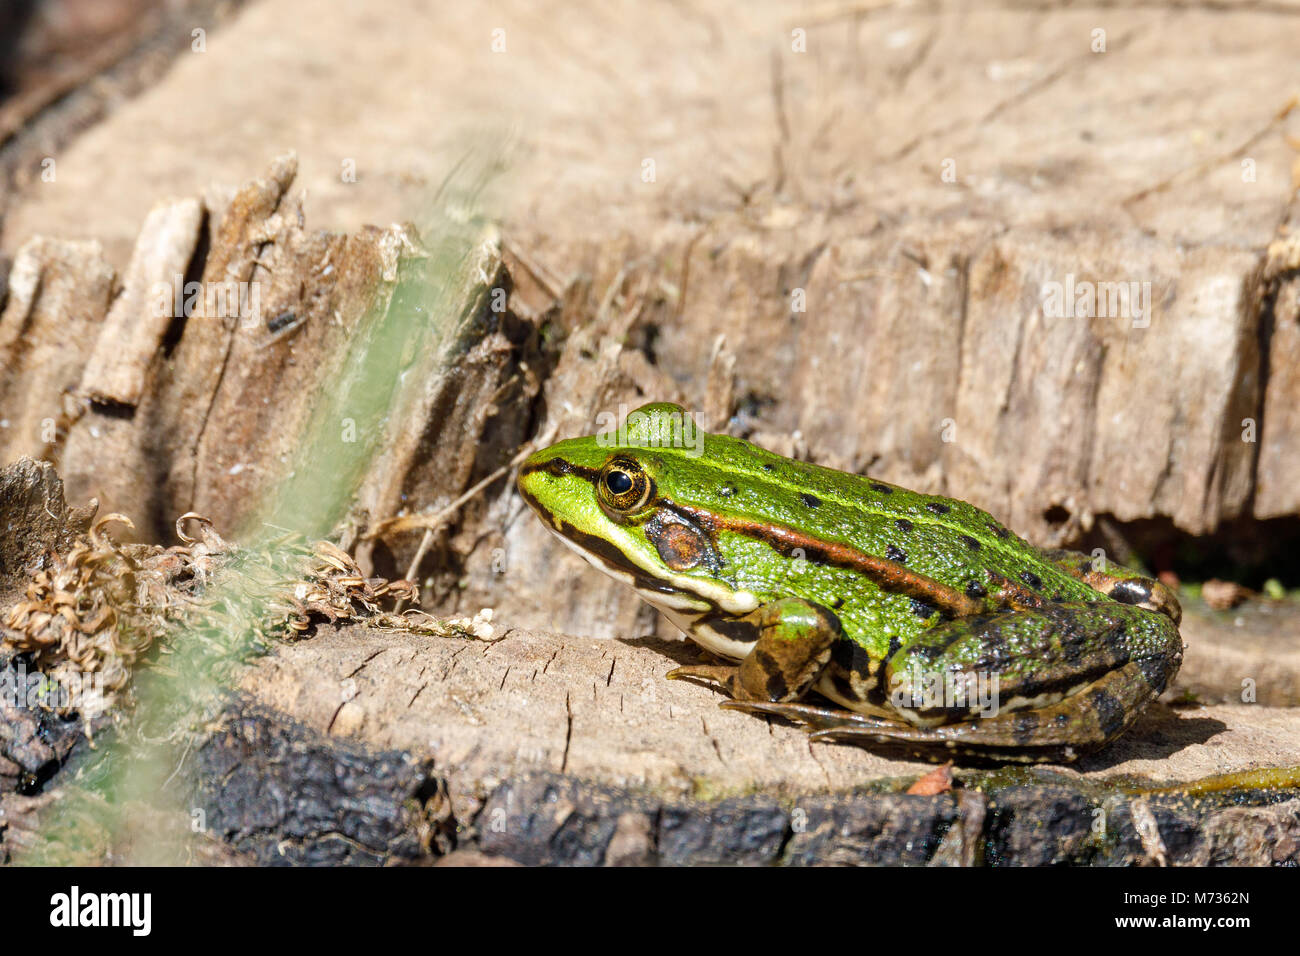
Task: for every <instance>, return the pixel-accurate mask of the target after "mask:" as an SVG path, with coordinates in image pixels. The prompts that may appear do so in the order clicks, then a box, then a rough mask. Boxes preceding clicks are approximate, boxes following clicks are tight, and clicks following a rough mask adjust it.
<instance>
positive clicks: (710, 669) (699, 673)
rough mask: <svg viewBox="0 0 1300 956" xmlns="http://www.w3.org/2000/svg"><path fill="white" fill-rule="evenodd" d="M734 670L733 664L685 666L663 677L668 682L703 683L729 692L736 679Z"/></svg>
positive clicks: (676, 668)
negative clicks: (692, 681)
mask: <svg viewBox="0 0 1300 956" xmlns="http://www.w3.org/2000/svg"><path fill="white" fill-rule="evenodd" d="M736 670H737V668H736V665H734V664H687V665H685V666H684V667H675V668H673V669H672V670H670V671H669V672H668V673H667V674H665V675H664V676H665V677H666V678H667V679H668V680H698V681H704V682H705V683H707V684H709V685H711V686H714V687H720V688H722V689H723V690H729V689H730V688H731V686H732V681H734V680H735V678H736Z"/></svg>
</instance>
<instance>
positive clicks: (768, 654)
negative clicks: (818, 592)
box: [668, 597, 842, 702]
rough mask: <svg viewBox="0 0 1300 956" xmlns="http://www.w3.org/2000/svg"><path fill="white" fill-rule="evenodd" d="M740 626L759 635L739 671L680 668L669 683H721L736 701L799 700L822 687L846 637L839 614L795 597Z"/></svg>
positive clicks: (745, 619) (754, 614)
mask: <svg viewBox="0 0 1300 956" xmlns="http://www.w3.org/2000/svg"><path fill="white" fill-rule="evenodd" d="M738 622H739V624H740V625H741V626H742V627H745V626H748V627H750V628H753V629H754V630H755V631H756V633H757V635H758V637H757V640H755V641H754V647H753V650H751V651H750V652H749V654H748V655H747V656H746V657H745V658H744V659H743V660H742V661H741V662H740V663H739V664H738V665H719V664H699V665H694V666H688V667H678V668H677V669H676V670H673V671H672V672H670V673H669V674H668V677H669V678H670V679H677V678H682V677H695V678H701V679H703V680H709V681H716V682H717V683H719V684H721V685H722V687H723V689H724V690H726V691H727V693H728V694H730V695H731V696H732V697H733V698H734V699H735V700H757V701H777V702H781V701H792V700H798V699H799V698H801V697H803V695H804V694H806V693H807V692H808V691H809V690H810V689H811V688H812V686H813V684H815V683H816V682H817V678H818V677H820V676H821V673H822V671H823V670H824V669H825V667H826V665H827V664H828V663H829V662H830V659H831V649H832V648H833V647H834V645H835V642H836V641H838V640H839V639H840V636H841V634H842V631H841V629H840V621H839V618H837V617H836V616H835V615H834V614H833V613H831V612H830V611H828V610H827V609H826V608H824V607H822V606H821V605H820V604H815V603H813V602H812V601H806V600H804V599H803V598H795V597H789V598H781V599H780V600H778V601H771V602H769V603H767V604H764V605H762V606H761V607H759V608H758V609H757V610H755V611H753V612H751V613H749V614H747V615H745V616H744V617H741V618H739V619H738Z"/></svg>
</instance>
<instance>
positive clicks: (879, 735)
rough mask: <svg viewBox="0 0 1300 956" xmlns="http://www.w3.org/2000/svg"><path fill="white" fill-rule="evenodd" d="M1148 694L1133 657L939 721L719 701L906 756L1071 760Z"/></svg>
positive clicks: (1115, 731)
mask: <svg viewBox="0 0 1300 956" xmlns="http://www.w3.org/2000/svg"><path fill="white" fill-rule="evenodd" d="M1151 696H1152V694H1151V691H1150V688H1149V686H1148V685H1147V684H1146V681H1145V678H1144V676H1143V674H1142V668H1141V666H1140V665H1139V664H1138V663H1136V662H1130V663H1128V664H1126V665H1124V666H1123V667H1122V668H1120V669H1119V670H1116V671H1112V672H1110V673H1108V674H1105V675H1103V676H1102V677H1100V678H1098V679H1097V680H1095V681H1093V682H1092V683H1091V684H1089V685H1088V686H1087V687H1085V688H1083V689H1082V690H1081V691H1079V692H1077V693H1075V694H1072V695H1070V696H1069V697H1066V698H1064V699H1063V700H1061V701H1058V702H1057V703H1055V704H1052V705H1050V706H1047V707H1042V708H1037V709H1031V710H1018V711H1007V712H1005V713H1002V714H999V715H998V716H997V717H988V718H978V717H977V718H974V719H972V720H965V721H959V722H956V723H951V724H941V725H939V726H935V727H916V726H913V725H911V724H906V723H901V722H898V721H891V720H885V719H883V718H879V717H868V716H865V715H863V714H857V713H854V712H852V711H848V710H840V709H836V708H830V707H813V706H809V705H804V704H777V703H766V702H762V701H724V702H723V703H722V705H721V706H722V707H725V708H726V709H728V710H741V711H745V712H747V713H752V714H768V715H772V716H776V717H784V718H786V719H787V720H791V721H794V722H795V723H797V724H800V725H802V726H803V727H804V729H805V730H807V731H808V735H809V737H811V738H812V739H813V740H824V741H830V742H839V743H851V744H859V745H862V746H867V747H871V748H872V749H878V750H880V751H882V752H887V753H896V754H898V755H899V756H903V757H912V758H921V759H924V760H934V761H943V760H951V759H953V758H959V759H961V760H963V761H966V762H970V763H1042V762H1052V763H1070V762H1072V761H1074V760H1076V759H1078V757H1080V756H1081V755H1083V754H1084V753H1088V752H1090V751H1092V750H1096V749H1097V748H1099V747H1102V746H1104V745H1105V744H1107V743H1108V742H1110V741H1111V740H1113V739H1114V738H1115V737H1117V736H1119V735H1120V734H1121V733H1123V732H1124V730H1125V729H1127V728H1128V726H1129V725H1130V723H1132V720H1133V719H1134V718H1135V717H1136V716H1137V715H1138V714H1139V713H1140V712H1141V709H1142V707H1143V705H1145V704H1146V703H1147V701H1149V700H1150V699H1151Z"/></svg>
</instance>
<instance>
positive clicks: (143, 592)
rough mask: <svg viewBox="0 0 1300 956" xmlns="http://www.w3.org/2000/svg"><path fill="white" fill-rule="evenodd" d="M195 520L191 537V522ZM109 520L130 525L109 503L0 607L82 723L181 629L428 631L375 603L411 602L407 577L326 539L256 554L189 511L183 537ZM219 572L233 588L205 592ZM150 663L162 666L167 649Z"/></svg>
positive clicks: (53, 703) (228, 641)
mask: <svg viewBox="0 0 1300 956" xmlns="http://www.w3.org/2000/svg"><path fill="white" fill-rule="evenodd" d="M190 522H194V523H196V524H197V526H198V531H197V537H192V536H190V535H189V534H188V533H187V532H186V526H187V525H188V524H189V523H190ZM113 524H121V525H125V526H126V527H128V528H133V527H134V525H133V524H132V522H131V520H130V519H129V518H127V517H126V516H125V515H121V514H116V513H114V514H108V515H104V516H103V517H101V518H99V519H98V520H95V521H94V522H93V523H91V524H90V525H89V527H88V528H87V530H86V531H85V532H84V533H81V534H78V535H76V536H75V537H74V538H73V539H72V542H71V544H70V546H69V547H67V548H66V549H62V550H55V549H53V548H51V549H50V550H48V551H47V553H46V556H45V560H44V562H43V566H42V567H41V568H40V569H39V570H38V571H36V572H35V573H34V574H33V575H32V577H31V579H30V581H29V582H28V585H27V588H26V592H25V594H24V595H23V597H22V598H21V599H20V600H18V601H17V602H15V603H14V604H12V605H11V606H10V607H8V608H7V609H4V610H3V611H2V612H0V651H11V652H17V653H29V654H31V655H32V658H33V663H34V665H35V667H36V668H37V669H39V670H40V671H41V672H42V673H44V674H45V675H46V677H47V678H49V680H50V681H51V682H52V684H51V691H52V692H51V693H50V694H49V695H48V699H47V700H44V701H42V703H43V704H44V705H45V706H47V707H49V708H50V709H52V710H55V711H57V712H59V713H60V714H64V715H66V714H70V713H80V714H81V715H83V716H84V717H85V718H86V720H87V724H88V725H89V721H90V720H92V719H93V718H95V717H97V716H99V715H100V714H102V713H104V712H106V711H108V710H109V709H110V708H112V707H114V706H115V705H117V704H119V703H121V702H122V700H123V694H124V692H127V693H129V691H128V688H129V686H130V682H131V675H132V672H133V670H134V669H135V668H136V666H137V665H139V664H141V663H145V662H147V661H149V660H153V659H154V658H153V656H151V655H150V652H151V650H157V651H158V652H159V653H160V654H167V653H169V652H170V651H171V650H172V648H170V647H169V644H170V642H171V639H172V637H173V636H174V635H177V634H180V633H182V631H184V633H185V634H187V635H188V636H189V637H190V638H191V639H194V640H210V641H212V642H213V644H214V648H213V653H214V655H215V656H218V657H220V656H222V655H223V654H228V653H231V652H232V649H234V648H236V647H238V646H239V645H238V641H237V640H236V638H237V636H238V632H240V631H243V630H244V629H245V628H246V626H247V625H248V624H249V623H250V622H251V623H252V624H253V626H254V627H256V628H257V629H258V630H259V631H260V632H261V633H262V634H264V635H271V636H281V637H286V638H296V637H299V636H301V635H303V634H304V633H305V632H307V631H309V630H310V628H311V627H312V626H313V624H315V623H316V622H318V621H322V620H324V621H329V622H330V623H336V622H339V621H363V620H368V621H373V623H375V624H377V625H378V624H381V623H382V626H384V627H386V628H389V629H392V628H395V627H400V628H402V629H408V630H425V631H427V630H429V629H428V628H427V627H421V626H420V625H419V624H418V623H416V622H414V621H412V620H411V619H410V618H407V617H401V616H397V615H392V614H386V613H385V612H384V611H383V610H382V608H381V606H380V602H381V601H383V600H384V599H397V600H403V601H416V602H418V593H417V590H416V588H415V586H414V585H413V584H411V583H410V582H407V581H388V580H386V579H384V578H367V577H365V576H364V575H363V574H362V573H361V570H360V568H358V566H357V564H356V562H355V561H354V560H353V559H352V557H351V556H350V555H348V554H347V553H346V552H344V551H343V550H341V549H340V548H338V547H337V546H336V545H334V544H331V543H330V542H328V541H320V542H317V543H316V544H315V545H314V546H311V547H308V546H307V545H305V544H304V543H303V542H301V541H295V540H293V539H292V538H289V539H286V540H282V541H279V542H276V543H274V544H273V545H271V546H269V547H268V548H267V549H266V553H262V554H257V553H253V552H251V551H249V550H248V549H241V548H239V547H237V546H235V545H233V544H231V543H230V542H228V541H226V540H225V539H224V538H223V537H221V535H220V534H218V533H217V531H216V529H215V528H213V526H212V523H211V522H210V521H208V519H207V518H205V517H203V516H202V515H199V514H195V513H193V512H189V513H186V514H184V515H181V517H180V518H178V519H177V520H176V534H177V537H178V538H180V540H181V544H179V545H174V546H171V547H162V546H160V545H146V544H120V543H118V542H116V541H114V540H113V538H112V537H111V536H110V535H109V533H108V528H109V526H111V525H113ZM223 571H229V572H231V573H232V574H238V575H241V580H239V581H238V586H237V587H236V588H234V589H233V590H234V591H235V592H237V593H236V594H235V595H234V598H233V599H232V595H231V593H230V592H231V590H232V589H228V588H227V589H211V590H212V591H213V592H217V593H219V596H214V595H213V593H209V590H210V589H209V587H208V586H209V585H210V584H211V583H212V582H213V581H214V579H215V578H216V576H217V575H218V574H219V573H221V572H223ZM223 591H224V592H225V593H220V592H223ZM237 605H248V606H237ZM250 607H251V613H250ZM185 625H192V626H190V627H188V628H186V627H185ZM450 631H451V632H455V633H459V632H460V629H457V628H454V627H453V628H451V629H450ZM157 664H158V665H159V666H165V663H164V659H163V658H161V657H159V658H157Z"/></svg>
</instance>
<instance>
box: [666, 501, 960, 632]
mask: <svg viewBox="0 0 1300 956" xmlns="http://www.w3.org/2000/svg"><path fill="white" fill-rule="evenodd" d="M656 503H657V504H659V505H661V506H663V507H669V508H672V509H673V510H674V511H676V512H677V513H678V514H682V515H685V516H687V517H690V518H693V519H695V521H696V522H697V523H698V524H699V526H700V527H702V528H704V529H707V530H709V531H712V532H715V533H716V532H717V531H729V532H731V533H732V534H738V535H743V536H744V537H746V538H751V539H753V540H756V541H762V542H763V543H764V544H767V545H768V546H769V547H771V548H772V549H773V550H775V551H776V552H777V553H779V554H781V555H783V556H784V557H787V558H788V557H795V552H796V551H799V552H802V555H801V556H802V557H803V558H805V559H807V560H808V561H811V562H813V563H814V564H822V565H829V566H831V567H836V568H845V569H847V570H852V571H857V572H858V573H859V574H862V575H864V576H866V577H868V578H870V579H871V580H873V581H875V582H876V584H878V585H880V587H881V588H883V589H884V590H886V591H893V592H895V593H898V594H903V595H906V596H907V597H912V598H917V599H918V600H921V601H925V602H926V603H928V604H932V605H934V606H935V607H937V608H938V609H940V610H942V611H946V612H948V613H949V614H951V615H953V616H954V617H965V616H967V615H970V614H978V613H979V612H980V611H983V610H984V602H983V601H978V600H976V599H975V598H972V597H968V596H967V595H965V594H963V593H962V592H961V591H958V590H957V589H956V588H953V587H949V586H948V585H946V584H942V583H941V582H939V581H936V580H934V579H933V578H928V577H926V576H925V575H923V574H918V573H917V572H915V571H911V570H909V569H908V568H906V567H904V566H903V565H901V564H899V563H898V562H897V561H890V560H888V559H887V558H878V557H875V556H874V555H870V554H867V553H865V552H863V551H859V550H858V549H857V548H853V547H850V546H849V545H847V544H840V543H839V542H836V541H823V540H821V539H820V538H817V537H815V536H813V535H809V534H804V533H803V532H802V531H796V530H795V529H794V528H787V527H785V526H784V525H779V524H771V523H769V522H762V521H750V520H748V519H745V518H734V517H727V516H724V515H719V514H715V513H714V512H712V511H709V510H707V509H705V508H696V507H693V506H690V505H682V504H675V503H673V502H669V501H666V500H664V499H660V500H659V501H658V502H656Z"/></svg>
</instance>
